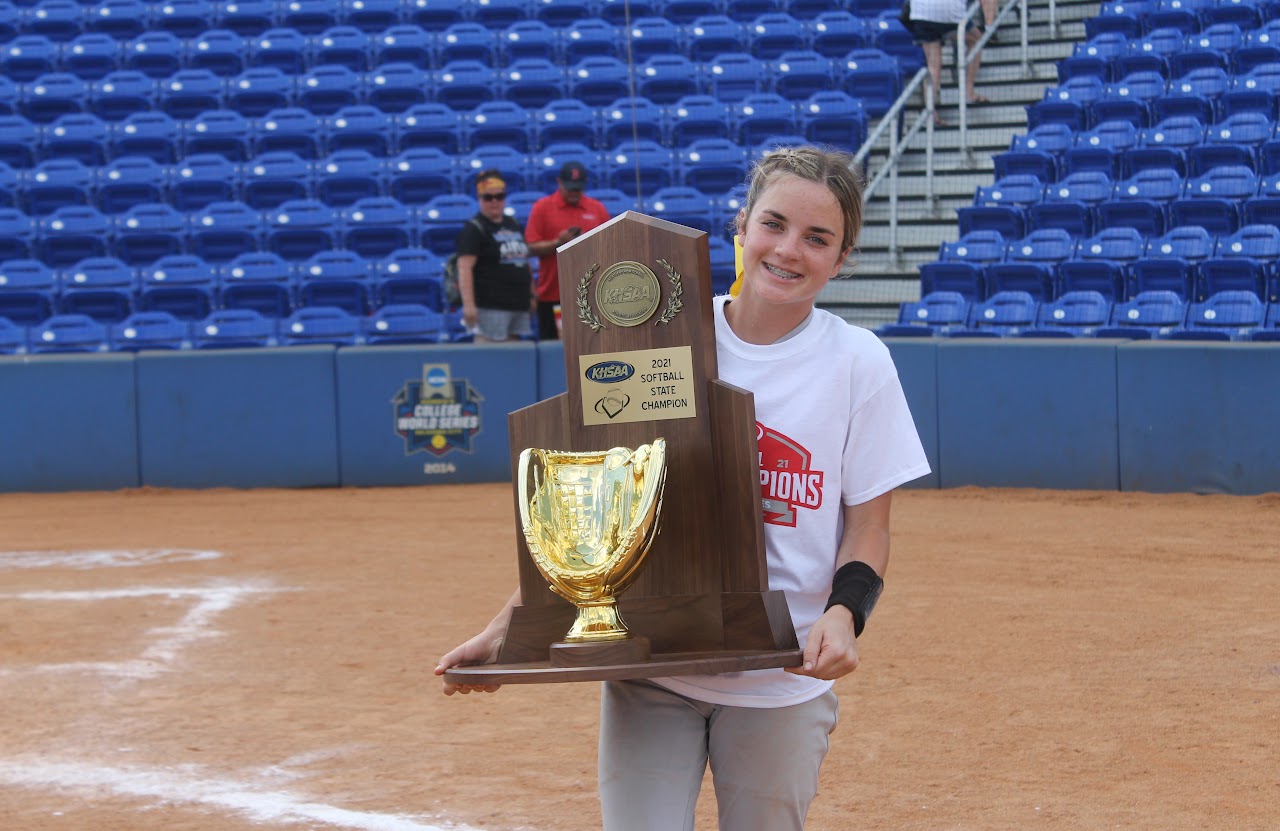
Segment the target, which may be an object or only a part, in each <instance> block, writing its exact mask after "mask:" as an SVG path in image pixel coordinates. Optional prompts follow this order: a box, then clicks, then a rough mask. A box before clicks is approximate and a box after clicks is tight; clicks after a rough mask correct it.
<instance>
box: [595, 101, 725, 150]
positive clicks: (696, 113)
mask: <svg viewBox="0 0 1280 831" xmlns="http://www.w3.org/2000/svg"><path fill="white" fill-rule="evenodd" d="M729 107H730V105H729V103H728V102H725V101H721V100H720V99H719V98H717V97H715V96H714V95H689V96H686V97H684V98H682V99H680V100H679V101H677V102H676V104H675V106H673V107H670V108H669V109H668V111H667V114H668V119H669V120H670V125H669V131H670V139H671V143H672V144H673V145H674V146H676V147H683V146H685V145H689V144H692V143H693V142H695V141H698V140H700V139H708V138H722V137H724V135H725V133H726V129H727V127H728V125H729V123H730V118H731V110H730V108H729ZM627 137H629V136H626V135H623V136H621V137H620V140H621V139H624V138H627Z"/></svg>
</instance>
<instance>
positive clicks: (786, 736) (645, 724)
mask: <svg viewBox="0 0 1280 831" xmlns="http://www.w3.org/2000/svg"><path fill="white" fill-rule="evenodd" d="M838 710H839V703H838V700H837V699H836V695H835V693H834V692H832V691H831V690H828V691H827V692H825V693H823V694H822V695H821V696H819V697H818V698H815V699H813V700H812V701H807V702H805V703H803V704H796V705H794V706H791V707H778V708H772V709H764V708H757V707H729V706H724V705H718V704H707V703H705V702H702V701H695V700H693V699H689V698H685V697H684V696H682V695H678V694H676V693H673V692H671V691H670V690H667V689H664V688H663V687H659V686H658V685H656V684H652V683H650V682H648V681H607V682H605V684H604V690H603V693H602V695H601V708H600V803H601V808H602V810H603V812H604V831H693V810H694V805H695V804H696V803H697V800H698V791H699V790H700V789H701V787H702V777H703V773H704V772H705V770H706V767H707V762H708V760H710V762H711V775H712V781H713V783H714V785H715V791H716V802H717V804H718V806H719V815H720V829H721V831H752V829H756V830H758V831H801V829H803V828H804V820H805V815H806V814H807V813H808V812H809V803H810V802H812V801H813V797H814V796H815V795H816V794H817V792H818V768H819V767H821V765H822V760H823V758H824V757H825V756H826V755H827V748H828V746H829V741H828V737H829V736H830V734H831V731H832V730H834V729H835V727H836V720H837V712H838Z"/></svg>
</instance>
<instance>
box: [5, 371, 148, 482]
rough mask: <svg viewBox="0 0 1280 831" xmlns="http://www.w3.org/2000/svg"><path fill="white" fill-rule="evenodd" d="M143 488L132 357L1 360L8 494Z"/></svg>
mask: <svg viewBox="0 0 1280 831" xmlns="http://www.w3.org/2000/svg"><path fill="white" fill-rule="evenodd" d="M139 484H140V482H139V480H138V424H137V407H136V405H135V403H134V364H133V357H132V356H130V355H83V354H77V355H71V354H67V355H36V356H29V357H4V358H0V491H28V492H31V491H68V490H115V489H117V488H131V487H137V486H138V485H139Z"/></svg>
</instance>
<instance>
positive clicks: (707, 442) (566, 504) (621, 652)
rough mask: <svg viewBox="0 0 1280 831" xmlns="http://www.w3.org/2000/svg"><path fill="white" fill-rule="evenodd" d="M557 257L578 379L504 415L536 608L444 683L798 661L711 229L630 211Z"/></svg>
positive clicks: (524, 610)
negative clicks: (727, 336) (733, 369)
mask: <svg viewBox="0 0 1280 831" xmlns="http://www.w3.org/2000/svg"><path fill="white" fill-rule="evenodd" d="M557 259H558V262H559V266H560V286H561V298H562V305H563V307H564V326H563V344H564V360H565V379H566V388H567V389H566V391H565V392H564V393H561V394H560V395H557V396H554V397H552V398H548V399H546V400H545V401H540V402H538V403H536V404H533V405H531V406H529V407H525V408H523V409H520V410H517V411H515V412H513V413H510V414H509V415H508V418H507V427H508V433H509V434H510V443H511V449H512V469H513V470H515V471H517V472H518V476H517V482H516V487H514V488H513V498H514V502H515V505H514V508H515V511H514V513H515V516H516V517H517V518H518V522H519V529H518V530H519V531H520V534H519V535H518V536H517V541H516V547H517V551H516V565H517V570H518V573H519V578H520V597H521V604H520V605H518V606H516V607H515V608H513V609H512V613H511V619H510V622H509V623H508V625H507V630H506V633H505V634H504V637H503V639H502V644H501V646H500V648H499V651H498V654H497V656H496V658H495V659H494V660H493V661H492V662H491V663H486V664H479V665H474V666H465V667H453V668H451V669H449V670H448V671H447V672H446V673H445V680H447V681H449V682H451V683H460V684H516V683H548V682H563V681H584V680H614V679H625V678H655V677H663V676H672V675H688V674H697V673H717V672H738V671H743V670H752V669H764V668H768V667H783V666H798V665H799V664H800V662H801V659H802V653H801V651H800V649H799V646H798V644H797V639H796V634H795V629H794V628H793V627H792V624H791V616H790V613H789V611H788V609H787V604H786V598H785V597H784V596H783V593H782V592H781V591H777V590H774V591H771V590H769V588H768V571H767V568H766V564H765V550H764V524H763V510H762V505H761V492H760V466H759V449H758V447H757V445H756V435H757V432H756V430H757V427H756V421H755V405H754V398H753V397H752V395H751V393H749V392H747V391H745V390H741V389H738V388H736V387H733V386H732V385H730V384H727V383H725V382H723V381H721V380H719V378H718V377H717V362H716V341H715V332H714V328H713V319H712V318H713V313H712V306H711V280H710V274H711V261H710V255H709V251H708V246H707V234H706V233H705V232H703V231H697V230H694V229H692V228H686V227H684V226H681V225H676V224H674V223H671V222H667V221H666V220H662V219H657V218H654V217H649V216H645V215H643V214H639V213H635V212H631V211H628V212H627V213H624V214H622V215H621V216H618V217H615V218H614V219H612V220H610V221H609V222H606V223H605V224H604V225H601V226H600V227H598V228H595V229H593V230H591V231H589V232H587V233H586V234H583V235H581V236H579V237H577V238H576V239H574V240H571V241H570V242H568V243H565V244H564V245H562V246H561V247H560V248H559V249H558V251H557ZM550 448H554V449H550ZM610 448H612V449H610ZM659 526H661V533H659ZM623 621H625V623H623Z"/></svg>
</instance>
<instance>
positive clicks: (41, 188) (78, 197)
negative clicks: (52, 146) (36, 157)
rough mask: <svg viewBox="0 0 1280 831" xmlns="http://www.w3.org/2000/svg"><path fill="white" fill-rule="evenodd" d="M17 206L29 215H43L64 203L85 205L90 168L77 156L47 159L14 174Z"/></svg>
mask: <svg viewBox="0 0 1280 831" xmlns="http://www.w3.org/2000/svg"><path fill="white" fill-rule="evenodd" d="M16 184H17V188H16V190H17V202H18V205H17V207H19V208H21V209H22V210H23V211H25V212H26V213H27V214H29V215H30V216H45V215H46V214H50V213H53V212H54V211H56V210H57V209H58V208H61V207H63V206H65V205H88V204H89V202H90V200H91V192H92V189H93V170H92V169H90V168H88V167H85V166H84V165H83V164H81V163H80V162H79V161H78V160H76V159H50V160H49V161H45V162H41V163H40V164H38V165H36V166H35V167H33V168H30V169H29V170H23V171H22V173H21V175H19V176H18V177H17V182H16Z"/></svg>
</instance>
